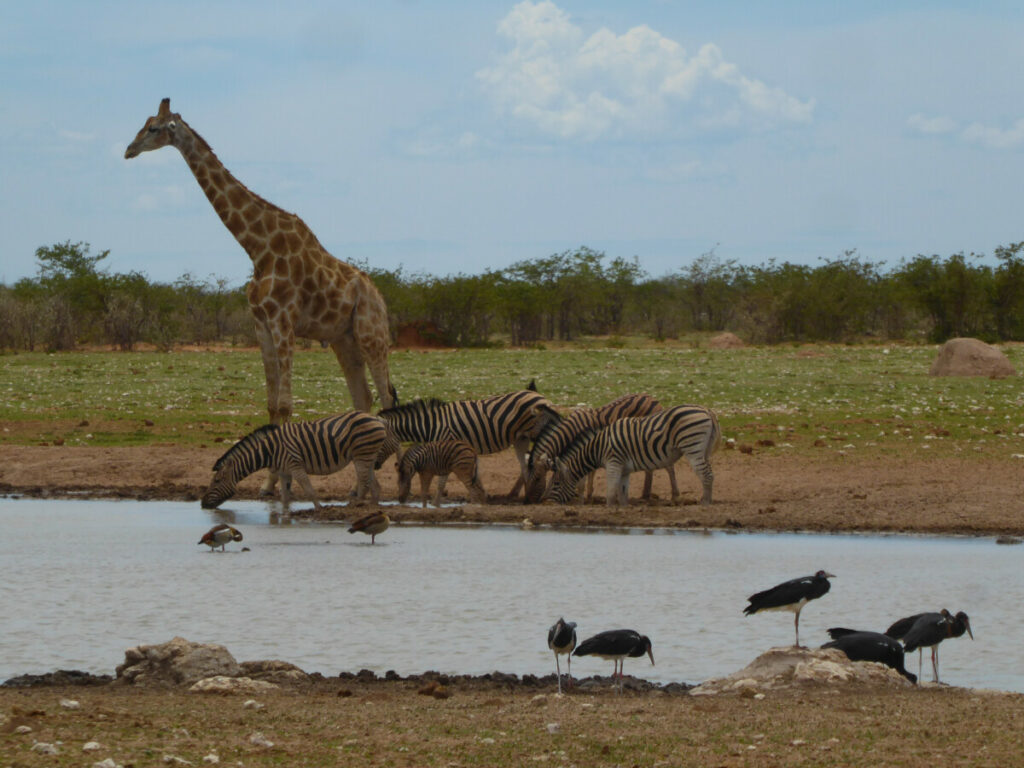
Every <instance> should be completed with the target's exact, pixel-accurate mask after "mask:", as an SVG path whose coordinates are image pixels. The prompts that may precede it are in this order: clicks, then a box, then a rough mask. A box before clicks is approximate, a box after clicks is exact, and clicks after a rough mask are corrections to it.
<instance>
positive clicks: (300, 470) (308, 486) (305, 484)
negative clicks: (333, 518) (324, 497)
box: [281, 467, 321, 510]
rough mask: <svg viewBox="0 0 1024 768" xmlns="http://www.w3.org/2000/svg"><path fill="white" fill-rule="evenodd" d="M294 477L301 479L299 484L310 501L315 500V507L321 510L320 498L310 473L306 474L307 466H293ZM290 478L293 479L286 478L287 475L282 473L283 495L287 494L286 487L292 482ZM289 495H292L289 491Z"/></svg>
mask: <svg viewBox="0 0 1024 768" xmlns="http://www.w3.org/2000/svg"><path fill="white" fill-rule="evenodd" d="M292 477H294V478H295V479H296V480H298V481H299V485H301V486H302V490H303V491H304V492H305V494H306V497H307V498H308V499H309V500H310V501H312V502H313V507H314V508H316V509H318V510H319V509H320V508H321V505H320V499H318V498H317V495H316V491H314V490H313V484H312V483H311V482H310V481H309V475H307V474H306V470H305V468H304V467H293V468H292ZM290 480H291V477H289V478H287V480H286V479H285V475H284V474H283V473H282V475H281V495H282V496H284V495H285V493H286V491H285V489H286V488H287V487H288V485H289V483H290ZM288 495H289V496H290V495H291V494H290V493H289V494H288ZM287 503H288V502H285V504H287Z"/></svg>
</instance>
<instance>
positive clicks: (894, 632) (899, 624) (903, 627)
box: [885, 608, 953, 677]
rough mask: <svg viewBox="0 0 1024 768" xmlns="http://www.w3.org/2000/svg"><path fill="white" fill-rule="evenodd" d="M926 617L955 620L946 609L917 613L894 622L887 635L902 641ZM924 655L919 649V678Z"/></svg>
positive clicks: (922, 650)
mask: <svg viewBox="0 0 1024 768" xmlns="http://www.w3.org/2000/svg"><path fill="white" fill-rule="evenodd" d="M924 616H932V617H938V616H944V617H946V618H947V619H950V620H952V618H953V614H951V613H950V612H949V611H948V610H947V609H946V608H943V609H942V610H941V611H939V612H938V613H915V614H914V615H913V616H904V617H903V618H902V619H897V620H896V621H894V622H893V623H892V625H891V626H890V627H889V628H888V629H887V630H885V634H887V635H888V636H889V637H891V638H894V639H896V640H902V639H903V638H904V637H906V635H907V632H909V631H910V629H911V627H913V626H914V624H916V623H917V620H918V619H920V618H922V617H924ZM923 653H924V649H923V648H920V647H919V648H918V649H917V676H918V677H920V676H921V654H923Z"/></svg>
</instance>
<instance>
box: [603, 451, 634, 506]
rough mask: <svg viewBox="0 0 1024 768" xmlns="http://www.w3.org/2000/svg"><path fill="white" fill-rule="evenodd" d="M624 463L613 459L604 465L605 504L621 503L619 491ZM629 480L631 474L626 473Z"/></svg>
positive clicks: (614, 504)
mask: <svg viewBox="0 0 1024 768" xmlns="http://www.w3.org/2000/svg"><path fill="white" fill-rule="evenodd" d="M622 470H623V468H622V464H620V463H619V462H618V461H616V460H614V459H612V460H610V461H609V462H608V463H607V464H605V465H604V475H605V483H606V486H605V500H604V503H605V506H608V507H614V506H616V505H617V504H618V503H619V491H620V488H621V485H622V474H623V471H622ZM626 478H627V480H628V478H629V475H626Z"/></svg>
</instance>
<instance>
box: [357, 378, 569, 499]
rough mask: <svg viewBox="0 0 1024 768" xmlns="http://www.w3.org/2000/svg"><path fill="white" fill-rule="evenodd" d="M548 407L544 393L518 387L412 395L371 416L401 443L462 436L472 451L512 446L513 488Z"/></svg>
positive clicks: (522, 475) (459, 437) (502, 448)
mask: <svg viewBox="0 0 1024 768" xmlns="http://www.w3.org/2000/svg"><path fill="white" fill-rule="evenodd" d="M551 411H553V409H552V407H551V403H550V401H549V400H548V399H547V398H546V397H544V396H543V395H540V394H538V393H537V392H536V391H534V390H530V389H523V390H518V391H516V392H508V393H506V394H504V395H493V396H491V397H484V398H481V399H479V400H455V401H452V402H445V401H443V400H437V399H436V398H434V399H430V400H413V401H411V402H409V403H405V404H404V405H399V406H396V407H394V408H387V409H385V410H382V411H380V412H378V413H377V417H378V418H380V419H381V420H382V421H384V423H385V424H387V426H388V429H390V430H391V432H393V433H394V435H395V436H396V437H397V438H398V439H399V440H401V441H403V442H412V443H428V442H431V441H435V440H465V441H466V442H467V443H469V445H470V447H472V449H473V450H474V451H476V453H477V454H478V455H483V454H488V453H497V452H498V451H503V450H505V449H506V448H508V447H509V446H512V447H513V448H514V449H515V452H516V458H517V459H518V460H519V469H520V480H519V481H517V482H516V486H515V488H514V489H513V493H515V492H517V491H518V490H519V485H520V483H521V482H523V481H524V480H525V479H526V452H527V449H528V448H529V446H530V441H531V440H533V439H534V438H536V437H537V434H538V433H539V432H540V430H541V428H542V427H543V426H544V424H545V423H546V421H547V418H548V416H547V415H546V414H548V413H549V412H551Z"/></svg>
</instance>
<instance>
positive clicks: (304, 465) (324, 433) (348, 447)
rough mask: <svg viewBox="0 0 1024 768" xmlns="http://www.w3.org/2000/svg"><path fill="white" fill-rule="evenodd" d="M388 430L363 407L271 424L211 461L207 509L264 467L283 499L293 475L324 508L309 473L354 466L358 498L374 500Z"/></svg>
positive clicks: (286, 499)
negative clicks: (380, 454)
mask: <svg viewBox="0 0 1024 768" xmlns="http://www.w3.org/2000/svg"><path fill="white" fill-rule="evenodd" d="M386 435H387V429H386V428H385V426H384V424H383V423H382V422H381V421H380V420H379V419H377V418H376V417H374V416H370V415H369V414H367V413H363V412H362V411H350V412H349V413H343V414H339V415H337V416H328V417H327V418H323V419H317V420H316V421H292V422H288V423H285V424H267V425H265V426H262V427H260V428H258V429H256V430H254V431H252V432H250V433H249V434H248V435H246V436H245V437H243V438H242V439H241V440H239V441H238V442H237V443H236V444H235V445H233V446H231V448H229V449H228V450H227V451H226V452H225V453H224V455H223V456H221V457H220V458H219V459H217V462H216V463H215V464H214V465H213V471H214V475H213V480H212V481H211V482H210V486H209V487H208V488H207V489H206V492H205V493H204V494H203V499H202V505H203V508H204V509H213V508H214V507H217V506H219V505H220V504H222V503H223V502H224V501H226V500H227V499H229V498H231V497H232V496H233V495H234V493H235V488H236V487H237V486H238V483H239V482H240V481H241V480H242V479H243V478H246V477H248V476H249V475H251V474H252V473H253V472H256V471H258V470H261V469H270V470H271V471H272V472H277V473H278V474H279V475H280V476H281V478H282V479H283V482H282V484H281V500H282V502H284V504H286V505H287V504H288V503H289V501H290V492H291V478H292V476H294V477H295V478H296V479H297V480H298V481H299V484H300V485H301V486H302V489H303V491H305V493H306V495H307V496H308V497H309V499H310V500H312V502H313V506H314V507H316V508H317V509H320V500H319V499H318V498H317V495H316V492H315V491H314V490H313V485H312V483H310V481H309V475H328V474H331V473H332V472H336V471H338V470H339V469H342V468H343V467H345V466H347V465H348V464H349V462H352V463H354V464H355V468H356V478H357V486H356V488H357V491H358V494H359V497H360V498H364V497H365V496H366V493H367V491H369V492H370V494H371V497H372V498H373V501H374V503H376V502H377V499H378V498H379V495H380V490H379V486H378V485H377V480H376V478H375V477H374V475H373V469H374V461H375V459H376V458H377V454H378V452H379V451H380V450H381V446H382V445H383V444H384V440H385V437H386Z"/></svg>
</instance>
